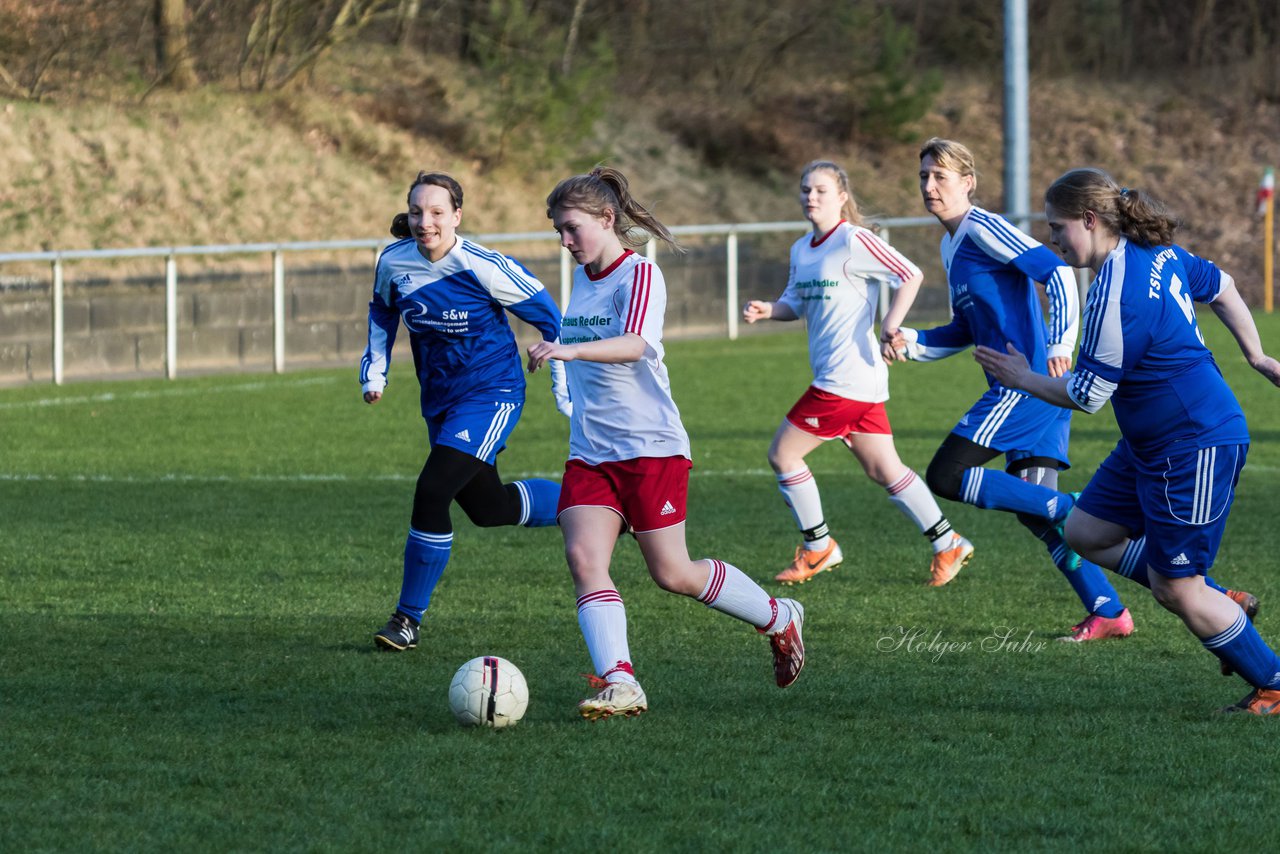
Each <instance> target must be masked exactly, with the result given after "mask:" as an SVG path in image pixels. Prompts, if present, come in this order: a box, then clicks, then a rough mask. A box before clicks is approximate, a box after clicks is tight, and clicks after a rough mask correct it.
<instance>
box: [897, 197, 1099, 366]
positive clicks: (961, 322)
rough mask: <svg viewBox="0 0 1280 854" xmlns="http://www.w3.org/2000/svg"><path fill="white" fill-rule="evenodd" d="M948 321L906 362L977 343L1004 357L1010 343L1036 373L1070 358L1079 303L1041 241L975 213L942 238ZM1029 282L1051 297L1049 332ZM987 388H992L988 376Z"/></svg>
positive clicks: (922, 333) (1067, 273)
mask: <svg viewBox="0 0 1280 854" xmlns="http://www.w3.org/2000/svg"><path fill="white" fill-rule="evenodd" d="M941 251H942V264H943V267H944V268H945V269H946V271H947V287H948V291H949V297H950V301H951V322H950V323H947V324H945V325H943V326H938V327H935V328H933V329H922V330H919V332H918V333H917V338H916V341H915V342H914V344H913V346H911V347H910V353H911V357H912V358H913V359H918V360H920V361H931V360H933V359H939V358H943V357H945V356H949V355H951V354H953V353H957V352H959V351H961V350H964V349H966V348H968V347H970V346H973V345H976V344H984V345H986V346H987V347H991V348H992V349H995V350H998V351H1000V352H1001V353H1003V352H1005V344H1006V343H1012V344H1013V345H1014V346H1015V347H1017V348H1018V350H1020V351H1021V352H1022V353H1025V354H1026V357H1027V360H1028V361H1029V362H1030V363H1031V367H1032V369H1033V370H1035V371H1036V372H1037V373H1041V374H1044V373H1048V359H1049V358H1050V357H1057V356H1066V357H1068V358H1069V357H1070V356H1071V353H1072V351H1073V350H1074V349H1075V343H1076V334H1077V331H1078V328H1079V305H1078V303H1079V297H1078V295H1077V293H1076V288H1075V278H1074V276H1073V275H1072V272H1071V268H1070V267H1067V266H1065V265H1064V264H1063V263H1062V261H1061V260H1060V259H1059V258H1058V257H1057V256H1056V255H1054V254H1053V253H1052V252H1051V251H1049V249H1047V248H1046V247H1045V246H1044V245H1043V244H1042V243H1040V242H1039V241H1038V240H1036V239H1034V238H1032V237H1030V236H1029V235H1027V234H1025V233H1024V232H1022V231H1021V230H1019V229H1018V228H1016V227H1014V226H1013V225H1012V224H1011V223H1009V222H1008V221H1006V220H1005V219H1003V218H1002V217H1000V216H997V215H996V214H993V213H990V212H988V211H985V210H983V209H982V208H979V207H972V208H970V209H969V211H968V212H967V213H966V214H965V216H964V219H963V220H961V222H960V226H959V227H958V228H957V229H956V232H955V234H944V235H943V237H942V244H941ZM1034 282H1041V283H1043V284H1044V286H1045V292H1046V294H1047V295H1048V298H1049V325H1048V327H1047V328H1046V326H1045V321H1044V313H1043V311H1042V310H1041V308H1040V297H1039V294H1038V293H1037V291H1036V288H1035V285H1034V284H1033V283H1034ZM987 383H988V384H989V385H991V386H992V387H994V386H996V385H997V383H996V382H995V380H994V379H993V378H992V377H991V375H990V374H988V375H987Z"/></svg>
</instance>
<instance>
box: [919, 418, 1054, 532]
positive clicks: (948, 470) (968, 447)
mask: <svg viewBox="0 0 1280 854" xmlns="http://www.w3.org/2000/svg"><path fill="white" fill-rule="evenodd" d="M1000 454H1001V452H1000V451H997V450H994V449H992V448H988V447H986V446H985V445H979V444H978V443H977V442H974V441H972V440H970V439H966V438H964V437H963V436H957V435H956V434H955V433H949V434H948V435H947V438H946V439H944V440H943V441H942V445H941V446H940V447H939V448H938V452H937V453H935V454H934V455H933V459H932V460H930V461H929V468H928V469H927V470H925V474H924V479H925V482H926V483H927V484H929V489H930V490H931V491H932V492H933V494H934V495H936V496H938V497H939V498H946V499H948V500H950V501H959V500H960V489H961V485H962V483H963V478H964V471H965V469H970V468H981V467H982V466H984V465H986V464H987V463H989V462H991V460H993V459H995V458H996V457H998V456H1000ZM1059 467H1060V463H1059V462H1058V461H1057V460H1055V459H1052V458H1050V457H1024V458H1023V459H1020V460H1017V461H1016V462H1012V463H1009V465H1008V467H1007V468H1006V469H1005V471H1007V472H1008V473H1009V474H1012V475H1017V476H1018V477H1021V478H1022V479H1023V480H1026V481H1029V482H1031V483H1034V484H1037V485H1039V486H1045V487H1048V488H1049V489H1057V488H1058V469H1059ZM1017 517H1018V521H1019V522H1021V523H1022V524H1023V525H1025V526H1026V527H1027V528H1029V529H1030V530H1031V533H1033V534H1035V535H1036V536H1037V537H1040V536H1042V535H1043V534H1044V533H1046V532H1047V531H1048V529H1050V528H1052V527H1053V526H1052V525H1048V524H1047V523H1046V522H1045V520H1044V519H1041V518H1040V517H1038V516H1028V515H1026V514H1024V513H1018V514H1017Z"/></svg>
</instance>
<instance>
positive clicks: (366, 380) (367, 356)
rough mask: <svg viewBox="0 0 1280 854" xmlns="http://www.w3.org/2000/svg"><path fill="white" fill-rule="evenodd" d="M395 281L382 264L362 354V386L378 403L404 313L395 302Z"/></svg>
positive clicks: (369, 400) (367, 398) (376, 276)
mask: <svg viewBox="0 0 1280 854" xmlns="http://www.w3.org/2000/svg"><path fill="white" fill-rule="evenodd" d="M392 293H393V292H392V289H391V283H390V281H389V280H388V277H387V276H385V275H383V274H382V270H381V267H379V271H378V273H375V274H374V285H373V299H371V300H370V301H369V339H368V343H367V344H366V345H365V349H364V355H363V356H361V358H360V390H361V391H362V392H363V394H364V402H365V403H377V402H378V401H379V400H381V399H382V391H383V389H385V388H386V387H387V370H388V369H389V368H390V367H391V348H392V347H393V346H394V345H395V343H396V331H397V330H398V329H399V328H400V313H399V312H398V311H396V309H395V308H394V306H393V305H392V304H391V303H392V301H393V299H394V297H393V296H392Z"/></svg>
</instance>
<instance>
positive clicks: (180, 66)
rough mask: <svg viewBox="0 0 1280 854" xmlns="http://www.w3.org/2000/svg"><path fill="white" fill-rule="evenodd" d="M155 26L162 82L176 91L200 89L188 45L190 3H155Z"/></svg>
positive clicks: (166, 0) (159, 0)
mask: <svg viewBox="0 0 1280 854" xmlns="http://www.w3.org/2000/svg"><path fill="white" fill-rule="evenodd" d="M155 24H156V66H157V67H158V68H159V71H160V79H159V81H158V82H168V84H169V85H170V86H172V87H173V88H174V89H191V88H193V87H195V86H197V85H199V83H200V77H199V75H197V74H196V64H195V60H194V58H193V57H192V56H191V50H190V48H189V46H188V42H187V0H155Z"/></svg>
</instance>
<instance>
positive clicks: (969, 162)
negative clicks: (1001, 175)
mask: <svg viewBox="0 0 1280 854" xmlns="http://www.w3.org/2000/svg"><path fill="white" fill-rule="evenodd" d="M926 157H932V158H933V162H934V163H936V164H938V165H939V166H941V167H942V168H943V169H950V170H951V171H952V172H955V173H958V174H959V175H960V176H962V177H963V176H966V175H967V176H968V177H970V178H972V179H973V189H974V190H976V189H978V166H977V163H976V161H975V160H974V159H973V152H972V151H970V150H969V149H968V147H967V146H965V145H964V144H962V143H959V142H956V141H955V140H954V139H942V138H941V137H937V136H935V137H931V138H930V139H927V140H925V143H924V145H922V146H920V160H921V161H923V160H924V159H925V158H926ZM969 194H970V195H973V192H972V191H970V193H969Z"/></svg>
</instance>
